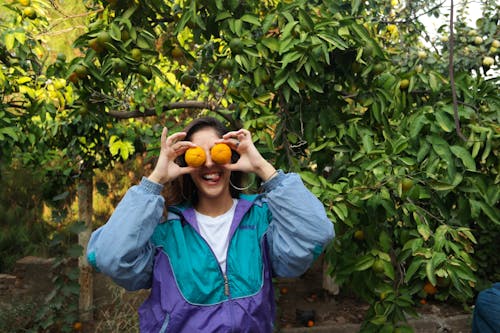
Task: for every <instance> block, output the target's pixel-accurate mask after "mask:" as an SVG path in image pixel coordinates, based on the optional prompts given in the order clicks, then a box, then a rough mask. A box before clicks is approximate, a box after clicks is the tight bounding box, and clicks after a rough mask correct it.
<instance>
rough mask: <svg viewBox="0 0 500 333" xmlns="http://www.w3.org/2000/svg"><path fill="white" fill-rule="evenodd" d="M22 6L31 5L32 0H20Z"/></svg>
mask: <svg viewBox="0 0 500 333" xmlns="http://www.w3.org/2000/svg"><path fill="white" fill-rule="evenodd" d="M18 2H19V3H20V4H21V5H22V6H29V5H31V0H19V1H18Z"/></svg>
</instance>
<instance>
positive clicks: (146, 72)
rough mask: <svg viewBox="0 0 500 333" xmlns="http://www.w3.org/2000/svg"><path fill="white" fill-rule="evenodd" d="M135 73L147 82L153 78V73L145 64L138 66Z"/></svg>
mask: <svg viewBox="0 0 500 333" xmlns="http://www.w3.org/2000/svg"><path fill="white" fill-rule="evenodd" d="M137 72H138V73H139V74H141V75H142V76H144V77H145V78H146V79H148V80H150V79H151V78H152V77H153V72H152V71H151V68H150V67H149V66H147V65H145V64H140V65H139V67H138V68H137Z"/></svg>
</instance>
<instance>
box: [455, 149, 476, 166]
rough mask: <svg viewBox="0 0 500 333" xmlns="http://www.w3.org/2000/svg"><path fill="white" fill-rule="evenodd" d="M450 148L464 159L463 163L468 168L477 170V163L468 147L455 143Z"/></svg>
mask: <svg viewBox="0 0 500 333" xmlns="http://www.w3.org/2000/svg"><path fill="white" fill-rule="evenodd" d="M450 150H451V152H452V153H453V154H454V155H455V156H457V157H458V158H460V159H461V160H462V163H463V164H464V166H465V168H466V169H467V170H470V171H476V163H475V162H474V159H473V158H472V156H471V154H470V153H469V151H468V150H467V149H465V148H464V147H461V146H456V145H455V146H451V147H450Z"/></svg>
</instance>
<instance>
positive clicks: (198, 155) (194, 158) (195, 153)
mask: <svg viewBox="0 0 500 333" xmlns="http://www.w3.org/2000/svg"><path fill="white" fill-rule="evenodd" d="M206 159H207V158H206V156H205V151H204V150H203V149H202V148H201V147H192V148H189V149H188V150H186V153H185V154H184V160H185V161H186V164H187V165H189V166H191V167H195V168H197V167H200V166H202V165H203V163H205V161H206Z"/></svg>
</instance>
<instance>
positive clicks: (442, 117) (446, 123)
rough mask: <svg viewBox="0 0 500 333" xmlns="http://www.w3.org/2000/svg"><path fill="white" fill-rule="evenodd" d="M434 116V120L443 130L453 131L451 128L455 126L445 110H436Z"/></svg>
mask: <svg viewBox="0 0 500 333" xmlns="http://www.w3.org/2000/svg"><path fill="white" fill-rule="evenodd" d="M434 116H435V117H436V121H437V123H438V125H439V127H441V129H442V130H443V131H445V132H448V133H450V132H452V131H453V129H454V128H455V124H454V123H453V120H452V119H450V118H449V117H448V115H447V114H446V113H445V112H443V111H441V110H439V111H436V113H435V114H434Z"/></svg>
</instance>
